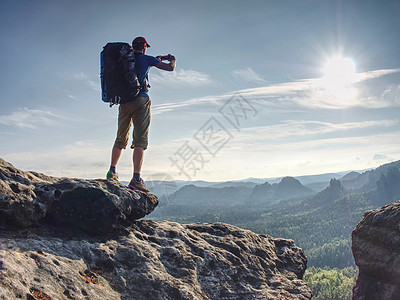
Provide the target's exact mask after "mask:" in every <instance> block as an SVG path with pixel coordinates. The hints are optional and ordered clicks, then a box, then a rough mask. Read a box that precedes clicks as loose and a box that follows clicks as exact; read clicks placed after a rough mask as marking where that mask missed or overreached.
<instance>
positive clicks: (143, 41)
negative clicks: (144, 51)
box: [132, 36, 150, 47]
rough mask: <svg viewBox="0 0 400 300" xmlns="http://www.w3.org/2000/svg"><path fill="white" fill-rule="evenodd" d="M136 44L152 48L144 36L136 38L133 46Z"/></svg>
mask: <svg viewBox="0 0 400 300" xmlns="http://www.w3.org/2000/svg"><path fill="white" fill-rule="evenodd" d="M134 44H146V45H147V47H150V45H149V43H148V42H147V41H146V39H145V38H144V37H142V36H138V37H137V38H135V39H134V40H133V42H132V45H134Z"/></svg>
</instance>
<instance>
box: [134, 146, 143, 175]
mask: <svg viewBox="0 0 400 300" xmlns="http://www.w3.org/2000/svg"><path fill="white" fill-rule="evenodd" d="M143 157H144V149H143V147H140V146H135V149H134V150H133V173H138V174H140V172H141V171H142V164H143Z"/></svg>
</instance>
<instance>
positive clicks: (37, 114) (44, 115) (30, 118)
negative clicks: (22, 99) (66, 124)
mask: <svg viewBox="0 0 400 300" xmlns="http://www.w3.org/2000/svg"><path fill="white" fill-rule="evenodd" d="M60 118H62V117H61V116H59V115H57V114H55V113H52V112H51V111H45V110H39V109H29V108H27V107H24V108H19V109H18V110H16V111H14V112H12V113H11V114H9V115H1V116H0V124H3V125H7V126H15V127H18V128H21V129H37V128H39V127H42V126H43V125H52V124H55V123H56V120H57V119H60Z"/></svg>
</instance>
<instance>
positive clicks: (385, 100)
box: [154, 69, 400, 114]
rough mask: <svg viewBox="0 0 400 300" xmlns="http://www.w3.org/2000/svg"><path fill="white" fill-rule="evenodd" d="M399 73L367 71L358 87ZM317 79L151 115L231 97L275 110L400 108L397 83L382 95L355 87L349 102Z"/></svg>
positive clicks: (170, 106)
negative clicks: (330, 90) (333, 93)
mask: <svg viewBox="0 0 400 300" xmlns="http://www.w3.org/2000/svg"><path fill="white" fill-rule="evenodd" d="M396 73H400V69H384V70H375V71H368V72H364V73H359V74H357V77H358V83H357V84H358V85H360V84H361V83H363V82H366V81H367V80H368V81H369V80H373V79H377V78H380V77H383V76H386V75H390V74H396ZM318 80H319V79H317V78H313V79H305V80H300V81H293V82H284V83H279V84H272V85H267V86H263V87H257V88H250V89H242V90H236V91H232V92H231V93H227V94H222V95H210V96H206V97H200V98H193V99H189V100H186V101H182V102H171V103H164V104H162V105H158V106H157V105H155V106H154V112H155V113H156V114H157V113H163V112H168V111H171V110H175V109H178V108H185V107H188V106H195V105H202V104H206V103H214V104H218V103H219V104H221V103H223V101H227V100H228V99H229V98H231V97H232V96H233V95H234V94H240V95H241V96H243V97H245V98H246V99H249V100H251V101H253V102H254V103H257V104H259V105H267V106H270V107H276V108H285V107H286V108H291V109H294V108H296V107H297V108H307V109H343V108H351V107H366V108H382V107H392V106H396V107H397V106H399V105H400V88H399V82H396V83H395V84H394V85H393V84H392V85H391V86H392V88H391V89H384V90H383V91H382V92H381V93H377V92H375V94H373V93H371V89H372V88H371V86H372V83H369V82H368V85H367V84H366V86H354V87H352V88H354V89H355V91H354V96H353V97H350V98H343V99H341V98H337V97H336V96H335V95H332V94H331V93H329V91H327V90H325V89H323V88H321V87H320V86H319V85H318Z"/></svg>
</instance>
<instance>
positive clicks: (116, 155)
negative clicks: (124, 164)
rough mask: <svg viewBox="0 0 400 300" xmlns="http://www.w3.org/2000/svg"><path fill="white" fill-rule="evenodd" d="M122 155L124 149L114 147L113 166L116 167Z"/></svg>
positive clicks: (112, 153) (112, 154)
mask: <svg viewBox="0 0 400 300" xmlns="http://www.w3.org/2000/svg"><path fill="white" fill-rule="evenodd" d="M121 154H122V149H119V148H117V147H115V146H114V147H113V149H112V152H111V166H112V167H116V166H117V163H118V161H119V158H120V157H121Z"/></svg>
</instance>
